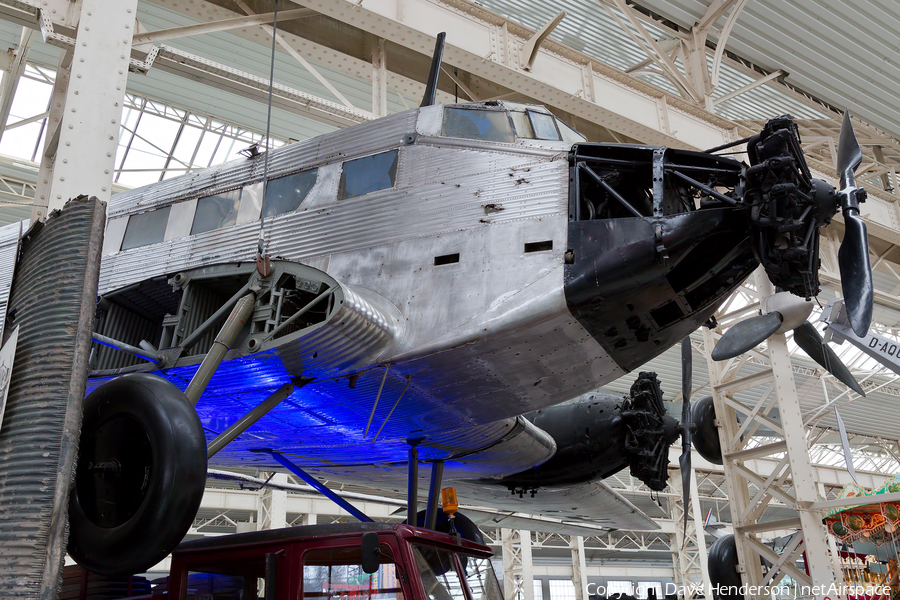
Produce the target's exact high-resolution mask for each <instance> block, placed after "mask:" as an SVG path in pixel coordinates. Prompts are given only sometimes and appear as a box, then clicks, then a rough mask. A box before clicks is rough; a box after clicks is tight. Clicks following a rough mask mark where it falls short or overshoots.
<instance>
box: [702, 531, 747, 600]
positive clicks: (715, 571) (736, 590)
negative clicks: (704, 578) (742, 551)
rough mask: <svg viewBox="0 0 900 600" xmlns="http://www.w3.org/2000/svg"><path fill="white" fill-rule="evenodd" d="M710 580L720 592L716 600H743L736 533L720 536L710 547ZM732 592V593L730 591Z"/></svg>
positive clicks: (716, 595)
mask: <svg viewBox="0 0 900 600" xmlns="http://www.w3.org/2000/svg"><path fill="white" fill-rule="evenodd" d="M708 557H709V558H708V562H707V564H708V566H709V580H710V583H712V584H713V586H714V587H716V586H718V589H719V591H720V593H717V594H714V596H715V599H716V600H743V599H744V595H743V594H741V593H740V589H741V574H740V573H738V572H737V566H738V556H737V544H735V542H734V535H726V536H724V537H720V538H719V539H717V540H716V542H715V543H714V544H713V545H712V546H711V547H710V549H709V553H708ZM729 592H730V593H729Z"/></svg>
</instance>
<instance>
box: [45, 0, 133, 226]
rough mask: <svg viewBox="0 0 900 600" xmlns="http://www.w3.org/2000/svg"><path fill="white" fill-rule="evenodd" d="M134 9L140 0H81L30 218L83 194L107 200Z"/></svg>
mask: <svg viewBox="0 0 900 600" xmlns="http://www.w3.org/2000/svg"><path fill="white" fill-rule="evenodd" d="M136 9H137V0H119V1H118V2H114V3H112V4H110V3H109V2H107V1H106V0H81V15H80V19H79V23H78V36H77V38H76V44H75V49H74V52H73V55H72V60H71V68H70V72H69V77H68V78H65V77H63V80H62V81H61V82H59V84H58V85H57V86H56V87H55V88H54V97H53V106H52V107H51V115H50V120H49V126H50V129H49V131H48V134H47V137H46V142H45V146H44V156H43V157H42V159H41V170H40V173H39V176H38V191H37V193H36V195H35V202H34V208H33V210H32V215H31V218H32V221H35V220H39V219H44V218H46V216H47V214H48V212H49V211H51V210H55V209H57V208H61V207H62V205H63V204H64V203H65V202H66V201H67V200H68V199H69V198H74V197H76V196H78V195H80V194H87V195H89V196H96V197H97V198H99V199H100V200H102V201H104V202H108V201H109V198H110V195H111V194H112V171H113V164H114V161H115V155H116V146H117V144H118V135H119V119H120V118H121V116H122V102H123V99H124V97H125V82H126V80H127V79H128V64H129V61H130V58H131V39H132V36H133V34H134V23H135V16H136V12H135V11H136ZM66 83H67V85H65V100H64V101H63V102H60V98H59V95H58V94H57V93H56V91H60V92H61V91H62V87H61V86H62V85H64V84H66ZM53 109H57V110H53ZM54 113H55V114H56V115H58V116H55V115H54ZM57 118H58V119H59V120H58V121H57V120H56V119H57Z"/></svg>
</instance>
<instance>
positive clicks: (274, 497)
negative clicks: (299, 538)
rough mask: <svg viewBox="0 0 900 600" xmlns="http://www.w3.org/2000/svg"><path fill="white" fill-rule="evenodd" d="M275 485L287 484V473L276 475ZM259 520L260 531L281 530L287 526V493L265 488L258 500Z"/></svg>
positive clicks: (273, 479) (274, 477) (260, 492)
mask: <svg viewBox="0 0 900 600" xmlns="http://www.w3.org/2000/svg"><path fill="white" fill-rule="evenodd" d="M272 481H273V482H275V483H287V481H288V479H287V475H286V474H285V473H275V475H274V476H273V477H272ZM257 503H258V504H257V506H258V509H257V515H258V516H257V520H258V521H259V529H280V528H282V527H286V526H287V492H286V491H284V490H282V489H277V488H274V487H265V488H263V489H262V490H260V491H259V498H258V500H257Z"/></svg>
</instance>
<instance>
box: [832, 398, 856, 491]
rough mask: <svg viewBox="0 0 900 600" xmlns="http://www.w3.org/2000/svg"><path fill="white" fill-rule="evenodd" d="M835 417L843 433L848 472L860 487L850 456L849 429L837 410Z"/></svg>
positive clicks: (842, 444) (842, 443) (839, 429)
mask: <svg viewBox="0 0 900 600" xmlns="http://www.w3.org/2000/svg"><path fill="white" fill-rule="evenodd" d="M834 417H835V419H837V424H838V431H840V433H841V446H842V447H843V448H844V462H845V463H847V471H849V472H850V477H852V478H853V481H854V483H856V484H857V485H859V482H858V481H856V469H854V468H853V456H852V455H851V454H850V439H849V438H848V437H847V429H846V428H845V427H844V420H843V419H841V415H840V413H839V412H838V411H837V408H835V409H834Z"/></svg>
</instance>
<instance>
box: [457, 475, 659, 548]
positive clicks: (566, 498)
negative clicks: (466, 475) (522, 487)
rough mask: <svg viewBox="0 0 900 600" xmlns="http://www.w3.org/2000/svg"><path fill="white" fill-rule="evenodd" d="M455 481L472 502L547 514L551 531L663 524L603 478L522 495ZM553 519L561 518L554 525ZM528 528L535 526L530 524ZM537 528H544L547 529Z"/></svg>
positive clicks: (514, 511)
mask: <svg viewBox="0 0 900 600" xmlns="http://www.w3.org/2000/svg"><path fill="white" fill-rule="evenodd" d="M448 485H450V484H448ZM453 485H455V486H456V487H457V494H458V496H459V497H460V500H461V501H462V502H465V501H466V500H465V499H467V498H472V500H471V503H472V504H475V505H478V506H484V507H490V508H492V509H496V510H499V511H507V512H509V513H510V514H522V515H534V516H537V517H543V518H545V519H548V522H547V524H548V526H549V529H548V531H551V532H559V533H563V530H562V528H563V527H575V528H577V527H583V526H593V527H597V526H600V527H604V528H606V529H629V530H636V531H655V530H658V529H659V525H657V524H656V522H655V521H654V520H653V519H652V518H651V517H650V516H649V515H647V514H646V513H644V512H643V511H642V510H641V509H640V508H638V507H637V506H635V505H634V504H632V502H631V501H630V500H628V499H627V498H626V497H625V496H623V495H622V494H620V493H619V492H617V491H616V490H614V489H613V488H611V487H610V486H609V485H608V484H607V483H606V482H604V481H603V480H598V481H592V482H589V483H583V484H580V485H575V486H571V487H564V488H557V489H552V488H544V489H539V490H538V491H537V493H536V494H535V496H534V497H533V498H532V497H531V494H530V493H526V494H524V495H523V496H522V497H521V498H520V497H519V495H518V494H511V493H510V492H509V490H507V489H506V488H505V487H501V486H496V485H491V484H489V483H482V482H471V481H470V482H464V483H454V484H453ZM467 514H468V513H467ZM473 520H475V519H474V518H473ZM552 520H558V522H557V523H556V524H555V525H554V524H553V523H552ZM476 522H477V521H476ZM537 525H539V524H537ZM491 526H492V527H510V528H515V527H514V526H513V525H511V524H504V523H503V520H502V519H501V520H500V521H496V520H495V522H494V523H492V524H491ZM526 528H528V529H531V528H532V527H531V526H530V525H529V526H528V527H526ZM533 530H534V531H544V529H533ZM573 535H584V533H578V534H573ZM591 535H597V534H596V533H594V534H591Z"/></svg>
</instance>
